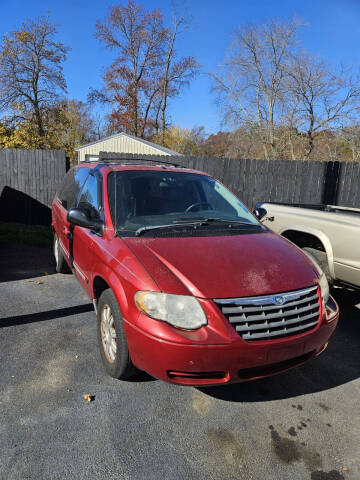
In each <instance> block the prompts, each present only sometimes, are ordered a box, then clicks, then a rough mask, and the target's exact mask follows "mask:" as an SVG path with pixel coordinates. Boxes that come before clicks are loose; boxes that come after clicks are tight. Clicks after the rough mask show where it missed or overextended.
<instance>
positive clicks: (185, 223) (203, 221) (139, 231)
mask: <svg viewBox="0 0 360 480" xmlns="http://www.w3.org/2000/svg"><path fill="white" fill-rule="evenodd" d="M216 221H217V222H221V223H228V224H232V223H235V224H236V225H245V226H247V227H257V228H258V227H261V225H256V224H253V223H248V222H241V221H240V220H225V219H224V218H201V219H198V220H196V221H195V222H194V221H191V220H189V221H187V220H185V221H178V220H177V221H176V222H174V223H171V224H168V225H149V226H147V227H140V228H138V229H137V230H136V231H135V236H136V237H138V236H139V235H141V234H142V233H144V232H146V231H148V230H156V229H160V228H170V227H184V226H194V227H199V226H200V227H201V226H203V225H209V224H210V223H211V222H216Z"/></svg>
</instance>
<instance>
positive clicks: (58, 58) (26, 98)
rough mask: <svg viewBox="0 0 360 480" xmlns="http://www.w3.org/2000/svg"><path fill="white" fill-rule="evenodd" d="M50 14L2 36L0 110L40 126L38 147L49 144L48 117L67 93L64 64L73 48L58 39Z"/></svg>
mask: <svg viewBox="0 0 360 480" xmlns="http://www.w3.org/2000/svg"><path fill="white" fill-rule="evenodd" d="M56 33H57V30H56V26H55V25H53V24H51V23H50V21H49V17H48V16H46V17H41V18H39V19H37V20H34V21H26V22H25V23H23V24H22V26H21V27H20V28H19V29H18V30H14V31H12V32H10V33H8V34H6V35H4V36H3V38H2V44H1V48H0V111H3V112H4V113H5V114H6V115H7V117H8V118H9V119H10V120H12V121H13V122H19V121H20V122H21V121H22V122H25V123H26V124H27V123H28V122H30V123H31V124H33V125H34V126H36V139H37V146H38V147H43V146H45V144H46V140H45V139H46V129H45V116H46V115H47V112H48V110H49V109H51V108H52V107H53V106H54V104H55V103H56V101H57V100H58V98H59V93H60V92H66V82H65V78H64V75H63V68H62V64H63V62H64V61H65V59H66V54H67V52H68V50H69V48H68V47H66V46H65V45H64V44H63V43H61V42H59V41H56V39H55V36H56Z"/></svg>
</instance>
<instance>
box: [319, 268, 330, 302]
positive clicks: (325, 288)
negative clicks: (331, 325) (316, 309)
mask: <svg viewBox="0 0 360 480" xmlns="http://www.w3.org/2000/svg"><path fill="white" fill-rule="evenodd" d="M319 285H320V289H321V295H322V298H323V300H324V304H325V305H326V304H327V302H328V300H329V296H330V292H329V284H328V281H327V278H326V275H325V273H322V274H321V276H320V278H319Z"/></svg>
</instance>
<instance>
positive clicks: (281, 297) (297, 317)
mask: <svg viewBox="0 0 360 480" xmlns="http://www.w3.org/2000/svg"><path fill="white" fill-rule="evenodd" d="M317 288H318V287H317V286H313V287H308V288H303V289H301V290H295V291H293V292H286V293H279V294H274V295H266V296H263V297H246V298H230V299H222V298H219V299H215V300H214V302H215V303H216V304H217V305H218V307H219V308H220V309H221V311H222V313H223V314H224V315H225V317H226V318H227V319H228V320H229V322H230V323H231V325H232V326H233V327H234V328H235V330H236V331H237V333H238V334H239V335H240V336H241V338H242V339H243V340H246V341H253V340H269V339H273V338H280V337H289V336H291V335H295V334H298V333H303V332H306V331H308V330H311V329H313V328H314V327H315V326H316V325H317V323H318V321H319V316H320V299H319V294H318V291H317Z"/></svg>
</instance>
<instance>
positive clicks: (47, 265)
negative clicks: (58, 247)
mask: <svg viewBox="0 0 360 480" xmlns="http://www.w3.org/2000/svg"><path fill="white" fill-rule="evenodd" d="M54 273H56V271H55V261H54V259H53V256H52V251H51V249H50V248H43V247H34V246H31V245H23V244H15V243H14V244H11V243H0V283H1V282H11V281H14V280H23V279H26V278H33V277H41V276H43V275H52V274H54Z"/></svg>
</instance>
